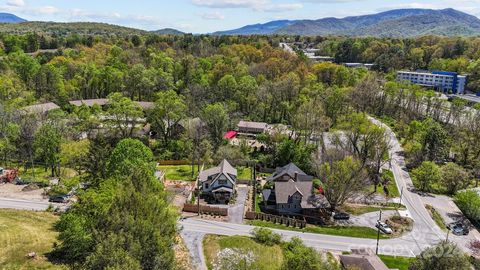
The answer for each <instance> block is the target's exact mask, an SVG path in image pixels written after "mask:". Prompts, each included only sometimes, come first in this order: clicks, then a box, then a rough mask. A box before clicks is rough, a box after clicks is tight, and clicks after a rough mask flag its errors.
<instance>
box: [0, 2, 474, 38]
mask: <svg viewBox="0 0 480 270" xmlns="http://www.w3.org/2000/svg"><path fill="white" fill-rule="evenodd" d="M448 7H451V8H455V9H458V10H461V11H464V12H467V13H470V14H472V15H475V16H477V17H480V0H437V1H430V0H427V1H409V0H401V1H390V0H176V1H166V0H134V1H127V0H0V12H10V13H14V14H16V15H18V16H20V17H23V18H25V19H28V20H41V21H58V22H69V21H95V22H106V23H113V24H119V25H124V26H130V27H136V28H141V29H146V30H155V29H161V28H165V27H171V28H176V29H179V30H182V31H186V32H191V33H208V32H213V31H218V30H227V29H233V28H238V27H241V26H244V25H247V24H254V23H263V22H267V21H271V20H277V19H319V18H324V17H345V16H352V15H363V14H370V13H375V12H380V11H384V10H389V9H396V8H433V9H441V8H448Z"/></svg>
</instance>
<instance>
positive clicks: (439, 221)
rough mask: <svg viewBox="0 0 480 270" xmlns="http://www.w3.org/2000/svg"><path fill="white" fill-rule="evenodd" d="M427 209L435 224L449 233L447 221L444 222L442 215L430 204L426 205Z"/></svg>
mask: <svg viewBox="0 0 480 270" xmlns="http://www.w3.org/2000/svg"><path fill="white" fill-rule="evenodd" d="M425 208H427V210H428V212H429V213H430V216H431V217H432V219H433V220H434V221H435V223H437V225H438V227H440V229H442V230H444V231H447V225H446V224H445V220H443V217H442V216H441V215H440V213H438V211H437V210H435V208H434V207H433V206H431V205H429V204H427V205H425Z"/></svg>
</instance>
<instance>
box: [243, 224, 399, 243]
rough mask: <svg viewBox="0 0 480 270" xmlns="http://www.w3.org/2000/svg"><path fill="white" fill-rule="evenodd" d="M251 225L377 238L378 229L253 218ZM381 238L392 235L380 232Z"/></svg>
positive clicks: (387, 237)
mask: <svg viewBox="0 0 480 270" xmlns="http://www.w3.org/2000/svg"><path fill="white" fill-rule="evenodd" d="M248 223H249V224H250V225H253V226H257V227H267V228H273V229H280V230H289V231H297V232H308V233H318V234H328V235H337V236H348V237H357V238H370V239H376V238H377V230H374V229H372V228H368V227H358V226H323V227H322V226H314V225H307V227H306V228H304V229H299V228H293V227H287V226H285V225H283V224H275V223H272V222H269V221H262V220H252V221H249V222H248ZM380 238H381V239H389V238H390V237H389V236H387V235H384V234H380Z"/></svg>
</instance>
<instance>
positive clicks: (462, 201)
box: [454, 190, 480, 222]
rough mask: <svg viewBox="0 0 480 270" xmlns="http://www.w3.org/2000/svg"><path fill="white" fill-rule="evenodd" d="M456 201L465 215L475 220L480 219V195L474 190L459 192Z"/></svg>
mask: <svg viewBox="0 0 480 270" xmlns="http://www.w3.org/2000/svg"><path fill="white" fill-rule="evenodd" d="M454 201H455V203H456V204H457V206H458V208H460V210H461V211H462V212H463V214H464V215H465V216H467V217H468V218H469V219H471V220H473V221H474V222H479V221H480V195H478V193H477V192H475V191H473V190H467V191H463V192H459V193H457V195H455V197H454Z"/></svg>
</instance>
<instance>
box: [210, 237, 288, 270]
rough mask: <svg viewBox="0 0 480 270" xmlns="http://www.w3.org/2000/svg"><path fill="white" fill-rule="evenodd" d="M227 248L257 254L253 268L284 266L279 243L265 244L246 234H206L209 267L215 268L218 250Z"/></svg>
mask: <svg viewBox="0 0 480 270" xmlns="http://www.w3.org/2000/svg"><path fill="white" fill-rule="evenodd" d="M226 248H231V249H239V250H241V251H242V252H245V253H247V252H253V254H255V260H254V262H253V269H258V270H270V269H271V270H276V269H280V268H281V266H282V262H283V253H282V248H281V247H280V246H278V245H277V246H271V247H270V246H265V245H262V244H259V243H257V242H255V241H254V240H253V239H251V238H249V237H246V236H218V235H206V236H205V238H204V239H203V253H204V254H205V259H206V260H207V266H208V269H212V268H213V262H215V260H216V258H217V254H218V252H219V251H221V250H223V249H226Z"/></svg>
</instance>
